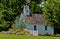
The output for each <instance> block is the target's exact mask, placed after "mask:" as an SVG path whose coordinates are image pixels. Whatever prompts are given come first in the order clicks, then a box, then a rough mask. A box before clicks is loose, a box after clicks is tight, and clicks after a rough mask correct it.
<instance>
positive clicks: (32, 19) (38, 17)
mask: <svg viewBox="0 0 60 39" xmlns="http://www.w3.org/2000/svg"><path fill="white" fill-rule="evenodd" d="M22 15H23V16H24V17H25V21H26V22H27V23H28V24H43V23H44V18H43V15H42V14H32V16H25V15H24V14H22Z"/></svg>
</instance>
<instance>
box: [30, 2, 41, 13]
mask: <svg viewBox="0 0 60 39" xmlns="http://www.w3.org/2000/svg"><path fill="white" fill-rule="evenodd" d="M29 6H30V12H31V14H33V13H37V14H40V13H42V10H41V7H40V6H39V5H37V4H36V3H35V2H34V1H32V2H31V3H30V4H29Z"/></svg>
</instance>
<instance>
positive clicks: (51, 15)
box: [43, 0, 60, 32]
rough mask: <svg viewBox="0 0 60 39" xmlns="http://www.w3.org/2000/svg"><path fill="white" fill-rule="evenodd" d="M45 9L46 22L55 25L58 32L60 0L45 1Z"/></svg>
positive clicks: (59, 25)
mask: <svg viewBox="0 0 60 39" xmlns="http://www.w3.org/2000/svg"><path fill="white" fill-rule="evenodd" d="M43 11H44V12H43V15H44V19H45V24H46V25H51V26H54V28H55V31H56V32H57V31H58V30H57V29H59V27H60V0H58V1H57V0H47V1H45V3H44V8H43Z"/></svg>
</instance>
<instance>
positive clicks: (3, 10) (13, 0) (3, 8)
mask: <svg viewBox="0 0 60 39" xmlns="http://www.w3.org/2000/svg"><path fill="white" fill-rule="evenodd" d="M25 3H26V1H25V0H0V25H1V26H4V27H5V26H6V27H9V26H10V27H11V25H12V24H13V23H14V20H15V17H16V16H17V15H18V14H20V13H21V12H22V9H23V5H24V4H25Z"/></svg>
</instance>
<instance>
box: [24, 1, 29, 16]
mask: <svg viewBox="0 0 60 39" xmlns="http://www.w3.org/2000/svg"><path fill="white" fill-rule="evenodd" d="M26 1H27V3H26V5H25V6H24V8H23V13H24V15H25V16H29V15H30V8H29V6H28V3H29V2H30V0H26Z"/></svg>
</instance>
